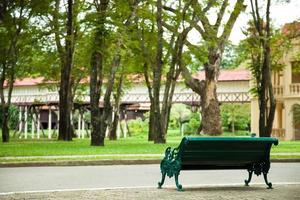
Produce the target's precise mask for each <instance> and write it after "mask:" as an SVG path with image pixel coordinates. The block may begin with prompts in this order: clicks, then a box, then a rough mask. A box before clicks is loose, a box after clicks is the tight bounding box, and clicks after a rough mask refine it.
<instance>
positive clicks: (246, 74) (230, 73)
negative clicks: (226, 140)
mask: <svg viewBox="0 0 300 200" xmlns="http://www.w3.org/2000/svg"><path fill="white" fill-rule="evenodd" d="M193 77H194V78H197V79H199V80H203V79H204V78H205V73H204V71H201V72H199V73H197V74H194V75H193ZM250 77H251V74H250V71H249V70H221V71H220V75H219V79H218V80H219V81H248V80H250ZM130 79H131V80H132V81H133V82H135V83H136V82H142V81H144V78H143V76H141V75H132V76H131V77H130ZM88 81H89V78H86V79H84V80H82V81H81V83H86V82H88ZM179 81H180V80H179ZM181 81H182V79H181ZM42 83H45V81H44V78H43V77H37V78H23V79H18V80H16V81H15V83H14V86H16V87H20V86H34V85H39V84H42ZM46 83H54V82H52V81H46Z"/></svg>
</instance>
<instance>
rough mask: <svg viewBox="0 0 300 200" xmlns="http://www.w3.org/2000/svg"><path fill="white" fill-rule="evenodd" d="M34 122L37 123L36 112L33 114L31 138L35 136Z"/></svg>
mask: <svg viewBox="0 0 300 200" xmlns="http://www.w3.org/2000/svg"><path fill="white" fill-rule="evenodd" d="M34 124H35V114H34V113H33V114H32V119H31V138H34Z"/></svg>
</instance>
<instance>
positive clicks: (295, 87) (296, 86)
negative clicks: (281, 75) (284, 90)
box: [290, 83, 300, 95]
mask: <svg viewBox="0 0 300 200" xmlns="http://www.w3.org/2000/svg"><path fill="white" fill-rule="evenodd" d="M290 94H291V95H300V83H293V84H290Z"/></svg>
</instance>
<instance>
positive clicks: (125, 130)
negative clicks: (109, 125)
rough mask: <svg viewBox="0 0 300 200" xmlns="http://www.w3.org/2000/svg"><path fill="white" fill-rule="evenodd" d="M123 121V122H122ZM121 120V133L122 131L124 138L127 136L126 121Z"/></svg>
mask: <svg viewBox="0 0 300 200" xmlns="http://www.w3.org/2000/svg"><path fill="white" fill-rule="evenodd" d="M122 122H123V123H122ZM122 122H121V124H120V125H121V126H122V127H123V133H124V136H123V137H124V138H126V137H127V127H126V121H125V120H122Z"/></svg>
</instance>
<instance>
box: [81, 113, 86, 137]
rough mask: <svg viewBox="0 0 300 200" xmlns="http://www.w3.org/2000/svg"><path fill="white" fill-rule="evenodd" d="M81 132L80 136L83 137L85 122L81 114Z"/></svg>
mask: <svg viewBox="0 0 300 200" xmlns="http://www.w3.org/2000/svg"><path fill="white" fill-rule="evenodd" d="M81 128H82V132H81V137H82V139H83V138H84V134H85V122H84V116H82V127H81Z"/></svg>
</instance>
